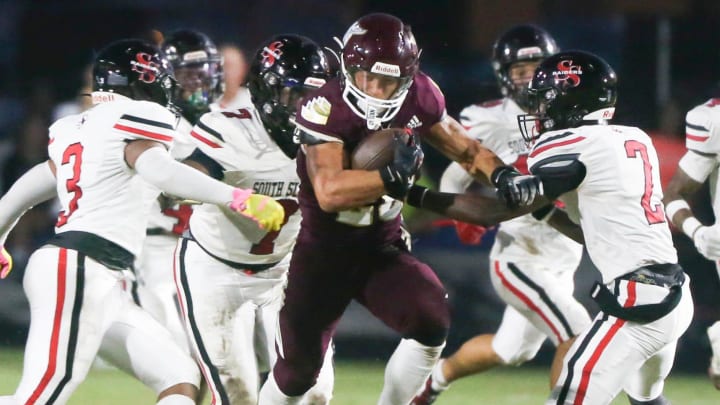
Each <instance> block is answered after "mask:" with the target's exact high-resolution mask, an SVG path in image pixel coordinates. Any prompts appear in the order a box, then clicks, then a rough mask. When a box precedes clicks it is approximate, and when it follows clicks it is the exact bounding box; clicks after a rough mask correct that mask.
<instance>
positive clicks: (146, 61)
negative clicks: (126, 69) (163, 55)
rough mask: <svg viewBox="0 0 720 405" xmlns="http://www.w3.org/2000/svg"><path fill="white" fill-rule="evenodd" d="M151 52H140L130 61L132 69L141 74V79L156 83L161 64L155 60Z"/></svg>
mask: <svg viewBox="0 0 720 405" xmlns="http://www.w3.org/2000/svg"><path fill="white" fill-rule="evenodd" d="M152 59H153V56H152V55H150V54H149V53H145V52H138V53H137V54H136V55H135V60H133V61H130V65H132V70H133V71H135V72H138V73H139V74H140V77H139V80H140V81H141V82H145V83H154V82H155V79H157V77H158V74H159V73H160V65H159V64H158V63H157V62H154V61H153V60H152Z"/></svg>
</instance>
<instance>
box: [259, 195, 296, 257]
mask: <svg viewBox="0 0 720 405" xmlns="http://www.w3.org/2000/svg"><path fill="white" fill-rule="evenodd" d="M277 202H278V203H280V205H282V207H283V208H284V209H285V218H284V219H283V223H282V224H283V225H285V224H286V223H287V221H288V218H290V216H292V215H293V214H294V213H295V212H296V211H297V210H298V209H299V208H300V206H299V205H298V202H297V201H295V200H291V199H287V198H281V199H278V200H277ZM281 230H282V228H281V229H280V230H278V231H272V232H268V233H267V234H266V235H265V237H263V238H262V239H260V241H259V242H258V243H256V244H254V245H252V248H250V253H252V254H254V255H269V254H271V253H272V252H273V250H275V239H277V237H278V235H280V231H281Z"/></svg>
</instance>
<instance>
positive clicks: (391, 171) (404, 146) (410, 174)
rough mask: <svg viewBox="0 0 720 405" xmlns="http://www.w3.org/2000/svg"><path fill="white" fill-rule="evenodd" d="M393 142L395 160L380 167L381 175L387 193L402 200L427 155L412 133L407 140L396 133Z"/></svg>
mask: <svg viewBox="0 0 720 405" xmlns="http://www.w3.org/2000/svg"><path fill="white" fill-rule="evenodd" d="M393 142H394V146H395V148H394V150H395V155H394V158H393V161H392V163H390V164H389V165H387V166H385V167H383V168H382V169H380V177H381V178H382V181H383V184H384V185H385V191H387V195H389V196H390V197H392V198H396V199H398V200H402V199H403V198H405V195H407V192H408V190H409V189H410V186H412V184H413V180H414V178H415V174H416V173H417V172H418V170H420V166H421V165H422V162H423V157H424V156H425V155H424V153H423V150H422V148H421V147H420V142H419V139H418V138H417V136H415V135H410V136H409V137H408V141H407V142H405V141H404V140H403V137H402V136H401V135H398V134H396V135H395V139H394V141H393Z"/></svg>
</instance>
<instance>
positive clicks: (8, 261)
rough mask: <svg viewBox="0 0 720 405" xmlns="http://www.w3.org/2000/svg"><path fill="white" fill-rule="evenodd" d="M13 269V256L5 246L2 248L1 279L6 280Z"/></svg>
mask: <svg viewBox="0 0 720 405" xmlns="http://www.w3.org/2000/svg"><path fill="white" fill-rule="evenodd" d="M12 267H13V262H12V256H10V253H8V251H7V250H5V247H4V246H0V279H4V278H6V277H7V276H8V274H10V270H12Z"/></svg>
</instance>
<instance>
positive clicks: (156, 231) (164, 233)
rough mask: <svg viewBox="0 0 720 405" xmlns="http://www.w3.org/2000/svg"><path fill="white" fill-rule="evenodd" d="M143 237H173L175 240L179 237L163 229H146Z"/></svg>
mask: <svg viewBox="0 0 720 405" xmlns="http://www.w3.org/2000/svg"><path fill="white" fill-rule="evenodd" d="M145 235H147V236H161V235H162V236H174V237H176V238H178V237H180V235H178V234H176V233H175V232H172V231H168V230H167V229H164V228H147V229H146V230H145Z"/></svg>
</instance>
